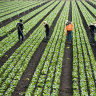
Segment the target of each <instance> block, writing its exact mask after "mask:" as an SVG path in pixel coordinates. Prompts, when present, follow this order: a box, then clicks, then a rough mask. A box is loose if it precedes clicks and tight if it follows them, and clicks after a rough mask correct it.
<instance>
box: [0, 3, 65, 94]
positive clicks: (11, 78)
mask: <svg viewBox="0 0 96 96" xmlns="http://www.w3.org/2000/svg"><path fill="white" fill-rule="evenodd" d="M58 2H59V1H56V3H55V4H57V3H58ZM63 3H64V2H63V1H62V2H60V3H59V5H58V6H57V7H56V8H55V9H54V10H53V11H52V12H51V13H50V14H49V15H48V16H47V17H46V20H47V21H48V24H49V26H51V24H52V22H53V20H54V18H55V17H56V15H57V13H58V12H59V10H60V9H61V7H62V5H63ZM51 7H53V6H51ZM49 10H50V9H49ZM46 11H47V10H46ZM42 26H43V23H41V24H40V25H39V27H37V28H36V30H35V31H34V32H33V33H32V34H31V35H30V36H29V38H28V39H27V40H26V41H25V42H24V43H23V44H22V45H21V46H20V47H19V48H18V49H17V50H16V51H15V52H14V53H13V54H12V56H11V57H10V58H8V61H7V62H6V63H5V64H4V65H3V66H2V67H1V68H0V96H2V95H5V96H11V94H12V92H13V91H14V89H15V87H16V86H17V83H18V81H19V80H20V78H21V76H22V74H23V72H24V71H25V69H26V68H27V65H28V62H29V61H30V59H31V57H32V55H33V53H34V52H35V51H36V49H37V48H38V46H39V44H40V43H41V42H42V40H43V38H44V29H43V27H42ZM55 31H56V30H55ZM54 35H55V33H54ZM61 37H62V36H61ZM52 38H53V37H52ZM60 41H61V39H60ZM50 42H51V41H50ZM59 43H60V42H59ZM53 45H54V44H53ZM21 50H22V51H21ZM50 55H51V54H50Z"/></svg>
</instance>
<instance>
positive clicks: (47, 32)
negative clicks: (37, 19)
mask: <svg viewBox="0 0 96 96" xmlns="http://www.w3.org/2000/svg"><path fill="white" fill-rule="evenodd" d="M43 23H44V27H45V33H46V37H45V41H47V40H49V25H48V23H47V21H44V22H43Z"/></svg>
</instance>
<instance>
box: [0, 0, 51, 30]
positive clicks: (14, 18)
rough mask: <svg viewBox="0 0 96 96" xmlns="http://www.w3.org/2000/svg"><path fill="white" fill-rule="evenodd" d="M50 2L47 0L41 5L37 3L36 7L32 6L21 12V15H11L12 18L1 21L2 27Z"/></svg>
mask: <svg viewBox="0 0 96 96" xmlns="http://www.w3.org/2000/svg"><path fill="white" fill-rule="evenodd" d="M48 2H50V1H46V2H44V3H42V4H41V5H39V6H38V5H37V6H35V7H32V8H31V9H29V10H27V11H25V12H22V13H20V14H19V15H15V16H13V17H11V18H8V19H7V20H4V21H2V22H0V28H1V27H3V26H5V25H7V24H8V23H10V22H12V21H14V20H17V19H19V18H21V17H22V16H24V15H26V14H28V13H30V12H32V11H34V10H36V9H38V8H39V7H41V6H43V5H45V4H46V3H48Z"/></svg>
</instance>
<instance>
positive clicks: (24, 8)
mask: <svg viewBox="0 0 96 96" xmlns="http://www.w3.org/2000/svg"><path fill="white" fill-rule="evenodd" d="M22 4H23V2H22ZM38 4H41V3H40V2H39V3H37V2H35V1H34V2H26V4H25V5H22V7H21V6H20V7H19V8H18V7H17V8H15V9H13V10H12V11H10V10H11V9H10V10H9V11H5V12H4V13H1V14H0V22H2V21H4V20H6V19H9V18H11V17H13V16H15V15H19V14H20V13H22V12H25V11H27V10H29V9H31V8H32V7H34V6H36V5H38ZM19 5H20V4H19ZM12 7H13V6H12ZM1 10H2V9H1ZM16 10H17V11H16Z"/></svg>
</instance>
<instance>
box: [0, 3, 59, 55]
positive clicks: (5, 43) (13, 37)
mask: <svg viewBox="0 0 96 96" xmlns="http://www.w3.org/2000/svg"><path fill="white" fill-rule="evenodd" d="M57 4H58V2H55V3H54V4H52V5H51V6H49V7H48V8H47V9H45V10H44V11H42V12H41V13H40V14H39V15H37V16H35V17H34V18H32V19H31V20H30V21H28V22H27V23H26V24H25V25H24V35H26V34H27V33H28V31H30V30H31V29H32V27H34V26H35V25H36V24H37V23H38V22H39V21H40V20H41V19H42V18H44V16H45V15H46V14H47V13H48V12H50V11H51V10H52V9H54V7H56V6H57ZM17 42H18V35H17V30H16V31H15V32H14V33H12V34H10V35H9V36H8V37H7V38H5V39H4V40H2V41H1V45H0V51H1V53H0V57H2V56H3V55H4V54H5V52H7V51H8V50H9V49H10V48H11V47H12V46H14V45H15V44H16V43H17ZM11 45H12V46H11ZM5 47H6V48H5Z"/></svg>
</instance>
